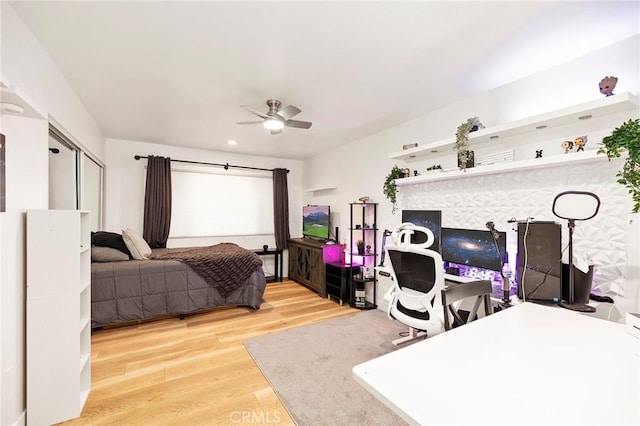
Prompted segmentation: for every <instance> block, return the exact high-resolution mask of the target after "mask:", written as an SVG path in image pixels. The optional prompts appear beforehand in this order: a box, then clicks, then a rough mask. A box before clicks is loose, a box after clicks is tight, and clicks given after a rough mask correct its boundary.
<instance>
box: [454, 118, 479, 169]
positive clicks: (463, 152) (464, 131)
mask: <svg viewBox="0 0 640 426" xmlns="http://www.w3.org/2000/svg"><path fill="white" fill-rule="evenodd" d="M483 127H484V126H483V125H482V123H481V122H480V119H479V118H478V117H471V118H469V119H467V121H465V122H464V123H462V124H461V125H459V126H458V129H457V130H456V143H455V145H454V146H453V150H454V151H456V153H457V154H458V167H459V168H460V170H462V171H464V170H466V169H467V162H468V161H469V158H470V156H471V151H469V133H471V132H474V131H476V130H478V129H482V128H483Z"/></svg>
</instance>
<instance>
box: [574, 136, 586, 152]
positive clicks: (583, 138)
mask: <svg viewBox="0 0 640 426" xmlns="http://www.w3.org/2000/svg"><path fill="white" fill-rule="evenodd" d="M573 144H574V145H575V146H576V147H577V149H576V152H580V151H584V146H585V145H586V144H587V135H584V136H580V137H578V138H576V140H574V141H573Z"/></svg>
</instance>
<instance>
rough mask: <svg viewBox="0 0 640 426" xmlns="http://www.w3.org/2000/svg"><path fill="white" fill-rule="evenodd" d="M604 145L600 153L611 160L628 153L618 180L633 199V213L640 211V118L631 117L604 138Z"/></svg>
mask: <svg viewBox="0 0 640 426" xmlns="http://www.w3.org/2000/svg"><path fill="white" fill-rule="evenodd" d="M602 145H604V147H602V148H600V149H599V150H598V154H606V155H607V157H609V160H611V159H612V158H619V157H620V156H621V155H622V153H623V152H625V151H626V152H627V153H628V157H627V159H626V160H625V162H624V166H623V167H622V170H620V171H618V173H617V174H616V177H617V178H618V180H617V182H618V183H619V184H622V185H624V186H626V187H627V189H628V190H629V194H631V198H632V200H633V210H632V211H633V213H638V212H640V118H636V119H629V121H627V122H626V123H623V124H622V125H621V126H620V127H617V128H615V129H614V130H613V131H612V132H611V134H610V135H609V136H607V137H605V138H603V139H602Z"/></svg>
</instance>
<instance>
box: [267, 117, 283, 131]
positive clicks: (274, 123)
mask: <svg viewBox="0 0 640 426" xmlns="http://www.w3.org/2000/svg"><path fill="white" fill-rule="evenodd" d="M263 126H264V127H265V128H267V129H269V130H282V128H283V127H284V123H283V122H282V121H280V120H278V119H277V118H265V120H264V123H263Z"/></svg>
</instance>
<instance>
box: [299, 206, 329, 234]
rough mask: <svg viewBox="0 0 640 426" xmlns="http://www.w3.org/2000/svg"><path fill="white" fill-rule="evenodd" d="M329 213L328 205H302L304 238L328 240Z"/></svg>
mask: <svg viewBox="0 0 640 426" xmlns="http://www.w3.org/2000/svg"><path fill="white" fill-rule="evenodd" d="M330 213H331V208H330V207H329V206H303V207H302V235H303V236H304V237H305V238H315V239H318V240H328V239H329V229H330V228H329V226H330V216H329V215H330Z"/></svg>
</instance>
